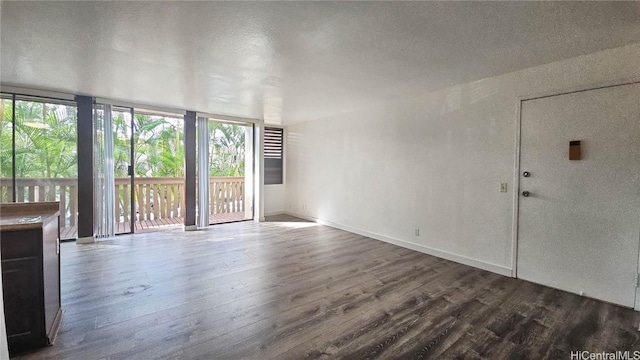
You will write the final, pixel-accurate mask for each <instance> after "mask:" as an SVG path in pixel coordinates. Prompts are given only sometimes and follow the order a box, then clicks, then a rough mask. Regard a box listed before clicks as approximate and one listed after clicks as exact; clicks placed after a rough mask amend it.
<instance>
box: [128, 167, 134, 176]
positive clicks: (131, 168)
mask: <svg viewBox="0 0 640 360" xmlns="http://www.w3.org/2000/svg"><path fill="white" fill-rule="evenodd" d="M127 175H129V176H133V166H131V165H129V166H128V167H127Z"/></svg>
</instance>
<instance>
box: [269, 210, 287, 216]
mask: <svg viewBox="0 0 640 360" xmlns="http://www.w3.org/2000/svg"><path fill="white" fill-rule="evenodd" d="M283 214H286V212H285V211H284V210H278V211H269V212H266V213H264V216H276V215H283Z"/></svg>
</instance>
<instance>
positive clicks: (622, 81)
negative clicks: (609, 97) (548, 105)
mask: <svg viewBox="0 0 640 360" xmlns="http://www.w3.org/2000/svg"><path fill="white" fill-rule="evenodd" d="M636 83H640V76H638V77H632V78H623V79H616V80H611V81H604V82H600V83H591V84H587V85H579V86H573V87H567V88H559V89H555V90H548V91H543V92H538V93H532V94H527V95H523V96H520V97H518V99H519V100H520V101H527V100H535V99H540V98H545V97H552V96H558V95H565V94H572V93H577V92H583V91H589V90H597V89H604V88H610V87H616V86H623V85H631V84H636Z"/></svg>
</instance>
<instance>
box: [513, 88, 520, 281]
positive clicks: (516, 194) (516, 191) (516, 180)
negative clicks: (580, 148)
mask: <svg viewBox="0 0 640 360" xmlns="http://www.w3.org/2000/svg"><path fill="white" fill-rule="evenodd" d="M516 103H517V108H516V134H515V135H516V141H515V153H516V155H515V160H514V164H513V186H512V187H511V188H512V189H513V194H512V196H513V218H512V219H511V221H512V224H511V239H512V240H511V277H514V278H515V277H518V218H519V216H520V112H521V110H522V99H521V98H518V99H517V101H516Z"/></svg>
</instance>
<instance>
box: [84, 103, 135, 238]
mask: <svg viewBox="0 0 640 360" xmlns="http://www.w3.org/2000/svg"><path fill="white" fill-rule="evenodd" d="M132 118H133V111H132V109H130V108H119V107H114V106H111V105H108V104H96V105H95V106H94V171H95V174H94V192H95V199H96V200H95V201H94V216H95V219H94V233H95V236H96V237H110V236H113V235H116V234H126V233H130V232H132V229H133V226H132V222H133V220H134V219H135V215H134V214H135V211H136V209H135V207H134V206H133V201H131V199H133V186H132V178H131V158H132V146H131V143H132V138H133V131H132V129H133V128H132Z"/></svg>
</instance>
